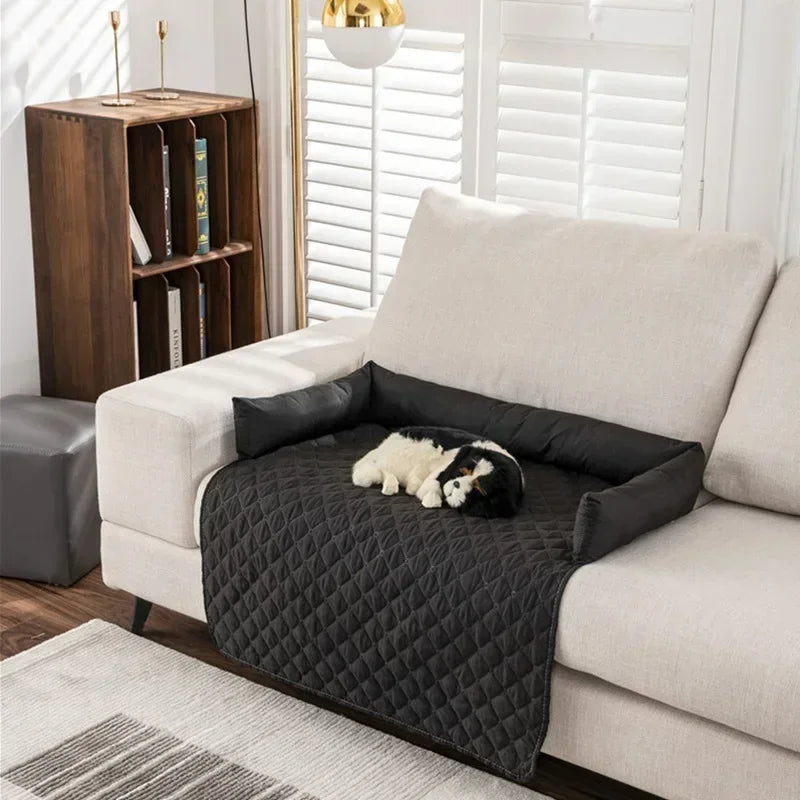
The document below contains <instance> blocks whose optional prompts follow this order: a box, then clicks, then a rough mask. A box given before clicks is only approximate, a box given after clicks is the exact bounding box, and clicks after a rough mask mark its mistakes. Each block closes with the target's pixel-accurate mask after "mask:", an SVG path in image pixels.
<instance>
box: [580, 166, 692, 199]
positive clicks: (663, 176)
mask: <svg viewBox="0 0 800 800" xmlns="http://www.w3.org/2000/svg"><path fill="white" fill-rule="evenodd" d="M586 182H587V184H589V185H591V186H608V187H613V188H616V189H628V190H630V191H634V192H647V193H650V194H663V195H666V196H670V197H678V196H679V195H680V193H681V176H680V175H679V174H674V173H669V172H653V171H651V170H644V169H627V168H624V167H607V166H603V165H594V164H590V165H588V166H587V168H586Z"/></svg>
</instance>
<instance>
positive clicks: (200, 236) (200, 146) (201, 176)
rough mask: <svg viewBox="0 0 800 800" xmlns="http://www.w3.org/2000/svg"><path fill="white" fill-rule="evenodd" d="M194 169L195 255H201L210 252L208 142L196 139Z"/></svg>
mask: <svg viewBox="0 0 800 800" xmlns="http://www.w3.org/2000/svg"><path fill="white" fill-rule="evenodd" d="M194 168H195V175H196V180H197V253H198V255H202V254H203V253H208V252H209V250H211V238H210V229H209V220H208V142H207V141H206V139H197V141H196V142H195V158H194Z"/></svg>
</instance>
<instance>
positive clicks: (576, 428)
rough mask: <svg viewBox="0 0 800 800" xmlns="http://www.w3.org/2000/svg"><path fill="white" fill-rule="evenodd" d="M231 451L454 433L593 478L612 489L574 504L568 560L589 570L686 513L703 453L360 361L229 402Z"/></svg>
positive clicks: (245, 454) (244, 453) (694, 445)
mask: <svg viewBox="0 0 800 800" xmlns="http://www.w3.org/2000/svg"><path fill="white" fill-rule="evenodd" d="M233 409H234V422H235V428H236V450H237V453H238V454H239V457H240V458H258V457H260V456H263V455H266V454H267V453H270V452H273V451H275V450H277V449H279V448H281V447H285V446H287V445H293V444H298V443H300V442H303V441H307V440H309V439H316V438H319V437H321V436H326V435H330V434H335V433H338V432H340V431H343V430H347V429H349V428H352V427H354V426H356V425H358V424H360V423H374V424H378V425H381V426H383V427H385V428H388V429H394V428H402V427H405V426H410V425H418V426H435V427H450V428H461V429H463V430H466V431H470V432H471V433H475V434H476V435H478V436H480V437H482V438H486V439H491V440H492V441H495V442H497V443H498V444H499V445H501V446H502V447H505V448H506V449H507V450H509V451H510V452H511V453H512V454H513V455H515V456H516V457H517V458H518V459H525V460H529V461H536V462H539V463H541V464H550V465H553V466H555V467H558V468H560V469H562V470H568V471H575V472H580V473H586V474H590V475H595V476H597V477H598V478H602V479H603V480H605V481H608V482H609V483H611V484H612V486H610V487H609V488H607V489H603V490H602V491H596V492H587V493H586V494H584V495H583V497H582V499H581V502H580V505H579V506H578V510H577V513H576V517H575V531H574V538H573V555H574V558H575V559H576V561H578V562H587V561H594V560H596V559H598V558H601V557H602V556H604V555H606V554H607V553H610V552H612V551H613V550H616V549H618V548H619V547H622V546H623V545H626V544H629V543H630V542H632V541H633V540H634V539H636V538H637V537H639V536H641V535H642V534H644V533H647V532H648V531H651V530H654V529H656V528H659V527H661V526H662V525H665V524H667V523H668V522H671V521H672V520H674V519H677V518H678V517H681V516H683V515H684V514H687V513H689V511H691V510H692V508H693V506H694V503H695V501H696V500H697V496H698V493H699V491H700V487H701V485H702V478H703V471H704V468H705V455H704V452H703V447H702V445H701V444H699V443H698V442H683V441H680V440H677V439H670V438H667V437H664V436H658V435H656V434H652V433H645V432H643V431H638V430H635V429H633V428H627V427H625V426H623V425H617V424H615V423H611V422H603V421H600V420H596V419H592V418H591V417H584V416H581V415H579V414H569V413H566V412H561V411H553V410H549V409H542V408H534V407H532V406H525V405H522V404H520V403H509V402H504V401H501V400H494V399H491V398H488V397H485V396H483V395H479V394H475V393H473V392H466V391H463V390H461V389H453V388H450V387H447V386H440V385H438V384H435V383H431V382H429V381H422V380H419V379H417V378H412V377H409V376H406V375H398V374H396V373H394V372H391V371H390V370H387V369H384V368H383V367H381V366H379V365H378V364H375V363H374V362H372V361H370V362H368V363H367V364H365V365H364V366H363V367H362V368H361V369H359V370H357V371H356V372H353V373H351V374H350V375H347V376H346V377H344V378H341V379H339V380H336V381H332V382H330V383H325V384H320V385H317V386H310V387H308V388H306V389H299V390H295V391H292V392H287V393H285V394H280V395H275V396H273V397H265V398H242V397H236V398H234V399H233Z"/></svg>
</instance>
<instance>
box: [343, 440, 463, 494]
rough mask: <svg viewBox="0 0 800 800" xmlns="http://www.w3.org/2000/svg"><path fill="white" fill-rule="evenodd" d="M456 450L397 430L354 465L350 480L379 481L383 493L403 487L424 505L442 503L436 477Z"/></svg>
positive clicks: (364, 483) (357, 482)
mask: <svg viewBox="0 0 800 800" xmlns="http://www.w3.org/2000/svg"><path fill="white" fill-rule="evenodd" d="M457 452H458V448H454V449H453V450H445V449H444V448H442V447H441V446H439V445H435V444H434V443H433V440H432V439H411V438H409V437H407V436H403V435H402V434H400V433H392V434H390V435H389V436H387V437H386V438H385V439H384V440H383V441H382V442H381V443H380V444H379V445H378V446H377V447H376V448H375V449H374V450H370V452H369V453H367V454H366V455H365V456H364V457H363V458H362V459H360V460H359V461H357V462H356V464H355V466H354V467H353V483H354V484H355V485H356V486H361V487H364V488H367V487H369V486H374V485H375V484H377V483H379V484H381V491H382V492H383V494H386V495H393V494H397V493H398V492H399V491H400V488H401V487H402V488H404V489H405V491H406V494H410V495H414V496H416V497H417V498H418V499H419V500H421V501H422V505H423V506H425V508H438V507H439V506H441V505H442V489H441V486H440V485H439V482H438V481H437V480H436V478H437V476H438V475H439V473H440V472H441V471H442V470H443V469H445V467H447V465H448V464H450V462H451V461H452V460H453V457H454V456H455V454H456V453H457ZM462 502H463V501H462Z"/></svg>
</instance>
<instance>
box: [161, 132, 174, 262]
mask: <svg viewBox="0 0 800 800" xmlns="http://www.w3.org/2000/svg"><path fill="white" fill-rule="evenodd" d="M162 157H163V160H164V224H165V228H166V232H167V241H166V252H167V258H172V198H171V197H170V182H169V145H168V144H165V145H164V150H163V153H162Z"/></svg>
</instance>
